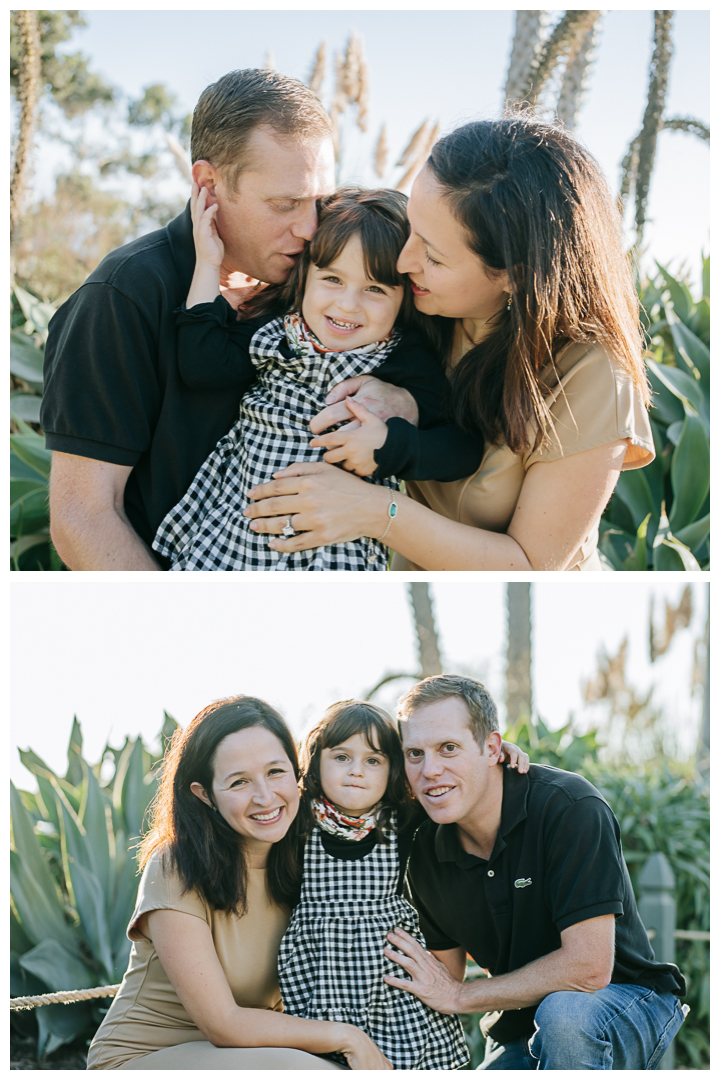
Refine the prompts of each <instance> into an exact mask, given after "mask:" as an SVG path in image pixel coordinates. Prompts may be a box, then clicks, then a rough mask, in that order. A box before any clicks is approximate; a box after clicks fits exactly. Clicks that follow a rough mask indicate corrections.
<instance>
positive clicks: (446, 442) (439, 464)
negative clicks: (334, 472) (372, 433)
mask: <svg viewBox="0 0 720 1080" xmlns="http://www.w3.org/2000/svg"><path fill="white" fill-rule="evenodd" d="M387 429H388V433H387V438H386V440H385V442H384V444H383V445H382V446H381V447H380V449H379V450H376V451H375V461H376V463H377V470H376V472H375V475H376V476H380V477H386V476H397V477H398V479H400V480H439V481H441V482H442V483H449V482H450V481H451V480H462V479H463V478H464V477H466V476H472V475H473V473H475V472H477V470H478V469H479V467H480V462H481V461H482V456H483V446H484V444H483V442H482V439H481V438H480V437H479V436H475V435H469V434H467V433H466V432H464V431H461V430H460V429H459V428H456V427H454V426H453V425H452V424H439V425H437V426H436V427H431V428H428V429H426V430H422V429H420V428H416V427H414V426H413V425H412V424H410V423H408V421H407V420H403V419H402V418H401V417H399V416H391V417H390V419H389V420H388V421H387Z"/></svg>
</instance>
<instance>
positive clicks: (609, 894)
mask: <svg viewBox="0 0 720 1080" xmlns="http://www.w3.org/2000/svg"><path fill="white" fill-rule="evenodd" d="M408 883H409V889H410V898H411V900H412V902H413V904H414V905H415V907H416V908H417V910H418V913H419V915H420V926H421V929H422V931H423V933H424V935H425V938H426V941H427V943H428V948H430V949H433V950H442V949H453V948H456V947H457V946H458V945H460V946H462V947H463V948H464V949H465V950H466V951H467V952H468V953H469V954H470V956H472V957H473V959H474V960H475V961H476V962H477V963H478V964H479V965H480V967H483V968H487V970H488V971H489V972H490V974H491V975H503V974H505V973H506V972H509V971H516V970H517V969H518V968H521V967H524V966H525V965H526V964H529V963H530V962H531V961H533V960H537V959H538V958H539V957H541V956H546V955H547V954H548V953H551V952H553V951H554V950H555V949H559V948H560V945H561V943H562V942H561V939H560V934H561V931H563V930H566V929H567V928H568V927H569V926H573V925H574V924H575V923H579V922H583V921H584V920H585V919H593V918H596V917H598V916H600V915H614V916H615V966H614V969H613V973H612V979H611V981H612V982H614V983H631V984H633V985H639V986H646V987H650V988H652V989H654V990H658V991H660V992H665V991H669V992H671V993H674V994H676V995H677V996H681V995H683V994H684V993H685V980H684V979H683V977H682V975H681V974H680V971H679V970H678V968H677V967H676V966H675V965H674V964H661V963H658V962H657V961H656V960H655V959H654V955H653V951H652V948H651V947H650V942H649V941H648V936H647V934H646V932H645V928H644V926H643V924H642V922H641V921H640V917H639V915H638V912H637V907H636V904H635V897H634V895H633V890H632V885H631V882H630V876H629V874H628V870H627V866H626V865H625V860H624V858H623V854H622V846H621V842H620V827H619V825H618V823H617V820H616V819H615V816H614V814H613V812H612V810H611V809H610V807H609V806H608V804H607V802H606V801H605V799H604V798H603V797H602V795H601V794H600V792H599V791H597V789H596V788H594V787H593V786H592V784H590V783H589V782H588V781H587V780H585V779H584V778H583V777H582V776H578V775H576V774H575V773H569V772H563V771H562V770H561V769H553V768H550V767H549V766H545V765H531V766H530V771H529V773H526V774H521V773H517V772H515V771H514V770H509V769H504V770H503V802H502V816H501V821H500V828H499V830H498V835H497V838H496V840H495V846H494V848H493V851H492V855H491V856H490V858H489V859H479V858H477V857H476V856H474V855H470V854H468V853H467V852H466V851H464V850H463V848H462V847H461V846H460V842H459V840H458V836H457V830H456V828H455V826H454V825H436V824H435V823H434V822H432V821H426V822H425V823H424V824H423V825H421V826H420V828H419V829H418V830H417V832H416V834H415V839H414V841H413V845H412V851H411V855H410V864H409V869H408ZM535 1009H536V1006H532V1007H530V1008H526V1009H517V1010H513V1011H512V1012H505V1013H502V1012H501V1013H491V1014H487V1015H486V1017H485V1019H484V1020H483V1022H482V1025H481V1026H482V1028H483V1032H484V1033H485V1034H486V1035H487V1034H490V1035H491V1036H492V1038H493V1039H494V1040H495V1041H496V1042H500V1043H507V1042H512V1041H513V1040H514V1039H519V1038H521V1037H523V1036H526V1035H532V1034H533V1032H534V1030H535V1027H534V1023H533V1018H534V1016H535Z"/></svg>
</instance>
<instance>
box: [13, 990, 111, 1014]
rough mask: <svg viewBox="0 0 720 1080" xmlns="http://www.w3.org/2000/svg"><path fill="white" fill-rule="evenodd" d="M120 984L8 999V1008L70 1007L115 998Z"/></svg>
mask: <svg viewBox="0 0 720 1080" xmlns="http://www.w3.org/2000/svg"><path fill="white" fill-rule="evenodd" d="M119 989H120V983H117V984H116V985H115V986H96V987H94V989H92V990H60V991H59V992H58V993H57V994H36V995H35V996H34V997H17V998H10V1008H11V1009H12V1010H19V1009H36V1008H38V1006H40V1005H70V1004H71V1003H72V1002H73V1001H87V1000H88V999H89V998H102V997H115V995H116V994H117V992H118V990H119Z"/></svg>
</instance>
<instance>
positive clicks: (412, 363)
mask: <svg viewBox="0 0 720 1080" xmlns="http://www.w3.org/2000/svg"><path fill="white" fill-rule="evenodd" d="M372 374H373V375H374V376H375V378H377V379H382V380H383V382H389V383H392V384H393V385H394V386H402V387H403V389H404V390H408V391H409V392H410V393H411V394H412V396H413V397H414V398H415V400H416V402H417V406H418V411H419V414H420V420H419V424H420V427H421V428H426V427H431V426H433V425H434V424H440V423H442V422H443V420H444V406H445V398H446V395H447V390H448V382H447V378H446V377H445V372H444V371H443V366H442V364H441V363H440V361H439V360H438V359H437V357H436V356H434V355H433V353H431V352H430V350H429V349H428V348H426V347H425V345H424V344H423V343H422V341H421V340H420V338H419V337H418V335H417V334H405V335H404V336H403V337H402V339H401V340H400V342H399V344H398V346H397V348H395V349H393V351H392V352H391V353H390V355H389V356H388V357H387V359H386V360H383V362H382V364H380V365H378V367H377V368H376V369H375V370H374V371H373V373H372Z"/></svg>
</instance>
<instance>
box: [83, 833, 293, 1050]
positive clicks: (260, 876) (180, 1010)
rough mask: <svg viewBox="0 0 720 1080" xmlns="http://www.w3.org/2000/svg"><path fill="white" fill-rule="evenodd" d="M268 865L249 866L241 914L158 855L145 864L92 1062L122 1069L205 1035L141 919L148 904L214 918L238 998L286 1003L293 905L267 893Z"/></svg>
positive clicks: (263, 1004)
mask: <svg viewBox="0 0 720 1080" xmlns="http://www.w3.org/2000/svg"><path fill="white" fill-rule="evenodd" d="M265 873H266V872H265V870H253V869H248V897H247V899H248V909H247V913H246V914H245V915H243V917H242V918H238V917H237V916H236V915H229V914H227V913H226V912H223V911H213V910H212V908H210V907H209V906H208V905H207V904H206V903H205V901H204V900H203V899H202V898H201V897H200V896H199V894H198V893H197V892H195V891H194V890H193V891H192V892H188V893H185V894H184V895H183V894H182V886H181V884H180V881H179V879H178V877H177V875H176V874H175V873H165V872H164V871H163V869H162V865H161V859H160V856H159V854H157V853H156V854H155V855H153V856H152V858H151V859H150V861H149V862H148V864H147V866H146V867H145V870H144V873H143V876H142V879H141V881H140V888H139V890H138V898H137V904H136V906H135V911H134V912H133V916H132V919H131V920H130V925H129V926H128V931H127V933H128V937H129V938H130V940H131V941H132V943H133V945H132V949H131V952H130V962H129V964H128V969H127V971H126V972H125V977H124V979H123V981H122V985H121V987H120V990H119V991H118V994H117V996H116V997H115V998H114V1000H113V1003H112V1005H111V1006H110V1009H109V1010H108V1013H107V1015H106V1016H105V1019H104V1020H103V1022H102V1024H101V1025H100V1027H99V1028H98V1031H97V1034H96V1035H95V1038H94V1039H93V1041H92V1044H91V1046H90V1050H89V1053H88V1066H87V1067H88V1069H119V1068H120V1067H121V1066H122V1065H124V1064H125V1063H126V1062H128V1061H132V1060H133V1059H134V1058H139V1057H142V1055H143V1054H150V1053H152V1052H153V1051H154V1050H162V1049H163V1048H164V1047H166V1046H176V1045H177V1044H178V1043H184V1042H197V1041H199V1040H201V1039H204V1038H205V1036H204V1035H203V1033H202V1032H201V1031H200V1029H199V1028H198V1027H196V1025H195V1024H194V1023H193V1022H192V1020H191V1019H190V1017H189V1015H188V1013H187V1012H186V1010H185V1008H184V1007H183V1005H182V1004H181V1002H180V999H179V998H178V996H177V994H176V992H175V989H174V987H173V985H172V983H171V982H170V980H169V979H168V977H167V975H166V974H165V971H164V970H163V968H162V965H161V964H160V961H159V960H158V956H157V953H156V952H155V949H154V947H153V944H152V942H151V941H149V940H148V939H147V938H146V937H143V935H142V934H141V933H140V931H139V930H138V929H137V928H136V923H137V921H138V919H139V918H140V916H141V915H142V914H144V913H145V912H148V911H157V910H158V909H161V908H162V909H168V910H171V911H183V912H185V913H187V914H188V915H194V916H195V917H196V918H198V919H202V920H203V921H204V922H206V923H207V924H208V926H209V927H210V930H211V932H212V937H213V942H214V943H215V948H216V950H217V954H218V959H219V960H220V963H221V964H222V968H223V971H224V972H225V975H226V978H227V981H228V983H229V985H230V989H231V990H232V994H233V997H234V998H235V1001H236V1002H237V1004H238V1005H241V1006H244V1007H245V1008H249V1009H275V1010H278V1011H281V1010H282V1002H281V1000H280V989H279V987H278V980H277V955H278V948H279V946H280V939H281V938H282V936H283V934H284V933H285V930H286V929H287V925H288V922H289V921H290V911H289V909H287V908H283V907H278V906H277V905H276V904H275V903H274V902H273V901H272V900H271V899H270V897H269V896H268V893H267V889H266V881H265Z"/></svg>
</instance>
